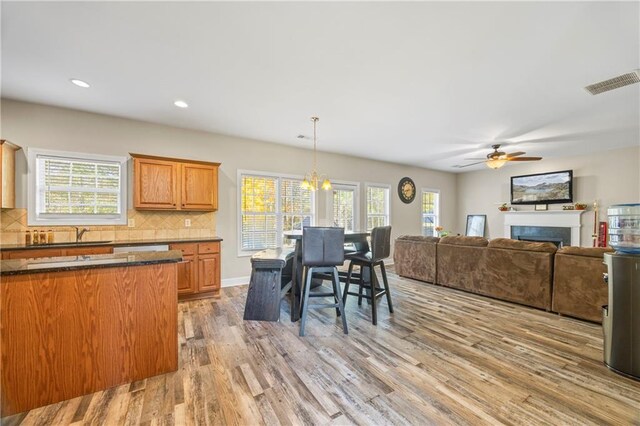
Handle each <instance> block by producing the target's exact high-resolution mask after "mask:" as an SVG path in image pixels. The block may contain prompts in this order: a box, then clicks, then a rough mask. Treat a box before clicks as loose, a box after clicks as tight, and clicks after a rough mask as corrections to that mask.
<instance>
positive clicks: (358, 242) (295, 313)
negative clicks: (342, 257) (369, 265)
mask: <svg viewBox="0 0 640 426" xmlns="http://www.w3.org/2000/svg"><path fill="white" fill-rule="evenodd" d="M369 235H371V233H370V232H368V231H345V233H344V242H345V244H354V246H355V247H356V250H358V249H361V248H363V247H368V242H367V237H369ZM284 238H285V239H288V240H293V241H295V249H294V257H293V264H292V269H291V281H292V287H291V291H292V292H293V297H292V298H291V299H292V306H291V321H292V322H295V321H298V320H299V319H300V314H301V312H300V308H301V305H302V303H301V302H302V296H303V294H302V288H303V286H302V282H303V281H302V280H303V275H302V274H303V265H302V231H301V230H296V231H287V232H284ZM340 275H344V274H340ZM365 275H366V274H365ZM363 279H365V280H366V277H363Z"/></svg>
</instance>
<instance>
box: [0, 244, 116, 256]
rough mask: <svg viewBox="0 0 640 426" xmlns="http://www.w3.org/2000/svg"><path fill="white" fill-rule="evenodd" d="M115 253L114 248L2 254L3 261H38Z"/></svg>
mask: <svg viewBox="0 0 640 426" xmlns="http://www.w3.org/2000/svg"><path fill="white" fill-rule="evenodd" d="M109 253H113V247H112V246H94V247H68V248H49V247H43V248H33V249H25V250H8V251H3V252H2V259H36V258H39V257H59V256H88V255H92V254H109Z"/></svg>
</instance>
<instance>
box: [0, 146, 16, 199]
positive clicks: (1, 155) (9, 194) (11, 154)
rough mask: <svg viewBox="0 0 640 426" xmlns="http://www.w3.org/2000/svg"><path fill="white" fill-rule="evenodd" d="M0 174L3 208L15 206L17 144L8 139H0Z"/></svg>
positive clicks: (0, 194) (0, 193) (0, 192)
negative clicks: (0, 147)
mask: <svg viewBox="0 0 640 426" xmlns="http://www.w3.org/2000/svg"><path fill="white" fill-rule="evenodd" d="M0 145H2V149H0V175H1V176H2V189H0V198H1V199H2V208H3V209H13V208H15V207H16V151H17V150H19V149H20V147H19V146H17V145H14V144H12V143H11V142H9V141H6V140H4V139H0Z"/></svg>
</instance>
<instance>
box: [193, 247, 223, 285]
mask: <svg viewBox="0 0 640 426" xmlns="http://www.w3.org/2000/svg"><path fill="white" fill-rule="evenodd" d="M198 288H199V290H200V291H215V290H220V254H219V253H218V254H205V255H200V256H199V257H198Z"/></svg>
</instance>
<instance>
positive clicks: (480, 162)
mask: <svg viewBox="0 0 640 426" xmlns="http://www.w3.org/2000/svg"><path fill="white" fill-rule="evenodd" d="M484 162H485V160H482V161H478V162H477V163H470V164H464V165H462V166H453V167H457V168H459V169H461V168H463V167H469V166H475V165H476V164H482V163H484Z"/></svg>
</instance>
